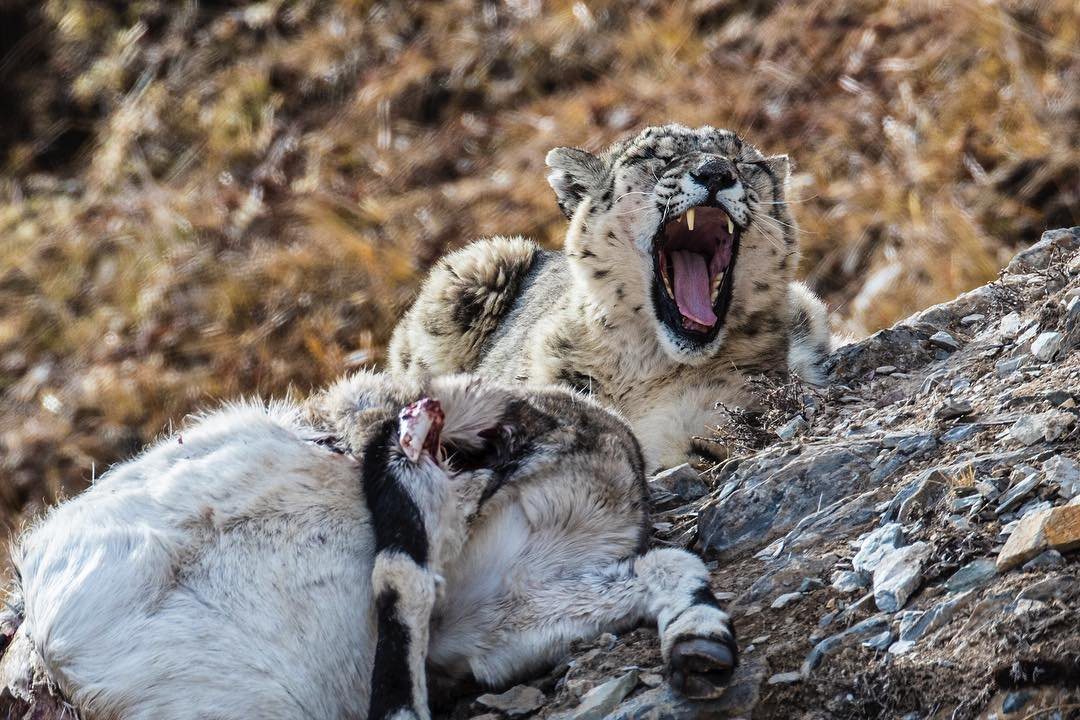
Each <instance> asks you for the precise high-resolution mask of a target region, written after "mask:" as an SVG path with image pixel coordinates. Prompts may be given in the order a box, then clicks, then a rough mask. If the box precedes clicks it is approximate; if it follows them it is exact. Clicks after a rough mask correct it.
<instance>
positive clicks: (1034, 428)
mask: <svg viewBox="0 0 1080 720" xmlns="http://www.w3.org/2000/svg"><path fill="white" fill-rule="evenodd" d="M1045 429H1046V428H1045V425H1044V424H1043V423H1042V422H1041V417H1040V416H1039V415H1025V416H1023V417H1022V418H1020V419H1019V420H1017V421H1016V422H1015V423H1013V426H1012V427H1011V428H1009V437H1010V438H1012V439H1013V440H1015V441H1016V442H1018V443H1020V444H1022V445H1034V444H1035V443H1037V442H1041V441H1042V439H1043V432H1044V431H1045Z"/></svg>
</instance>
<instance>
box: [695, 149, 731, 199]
mask: <svg viewBox="0 0 1080 720" xmlns="http://www.w3.org/2000/svg"><path fill="white" fill-rule="evenodd" d="M690 177H692V178H694V180H695V181H697V182H698V183H699V184H701V185H704V186H705V187H706V188H708V190H709V193H710V194H712V193H714V192H716V191H717V190H724V189H726V188H729V187H731V186H732V185H734V184H735V180H736V178H735V172H734V170H733V169H732V168H731V163H729V162H727V161H725V160H722V159H720V158H712V159H710V160H706V161H705V162H704V163H702V164H701V165H699V166H698V168H697V169H696V170H693V171H692V172H691V173H690Z"/></svg>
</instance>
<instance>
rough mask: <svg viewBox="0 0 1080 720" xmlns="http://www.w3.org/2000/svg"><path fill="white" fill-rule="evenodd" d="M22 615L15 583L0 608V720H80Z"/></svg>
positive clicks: (19, 591) (21, 598) (21, 604)
mask: <svg viewBox="0 0 1080 720" xmlns="http://www.w3.org/2000/svg"><path fill="white" fill-rule="evenodd" d="M25 616H26V615H25V612H24V609H23V596H22V588H21V586H20V585H19V583H18V580H16V581H15V584H14V586H13V587H12V588H11V590H10V591H9V592H8V594H7V597H5V598H4V599H3V605H2V606H0V720H23V719H24V718H33V720H79V713H78V711H76V709H75V708H74V707H73V706H72V705H71V704H69V703H68V702H67V700H66V699H64V696H63V695H62V694H61V693H60V690H59V688H58V687H57V686H56V683H55V682H53V680H52V678H51V677H49V674H48V671H47V670H46V669H45V665H44V663H43V662H42V661H41V657H40V656H39V655H38V653H37V650H36V649H35V648H34V644H33V642H31V640H30V637H29V636H28V635H27V633H26V628H25V627H24V626H23V619H24V618H25Z"/></svg>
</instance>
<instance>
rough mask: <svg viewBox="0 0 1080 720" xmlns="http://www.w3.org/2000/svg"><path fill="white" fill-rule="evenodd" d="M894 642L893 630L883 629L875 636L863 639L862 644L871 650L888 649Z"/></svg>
mask: <svg viewBox="0 0 1080 720" xmlns="http://www.w3.org/2000/svg"><path fill="white" fill-rule="evenodd" d="M892 643H893V634H892V630H883V631H881V632H880V633H879V634H877V635H874V636H873V637H871V638H869V639H867V640H863V641H862V646H863V647H865V648H870V649H871V650H888V649H889V646H890V645H892Z"/></svg>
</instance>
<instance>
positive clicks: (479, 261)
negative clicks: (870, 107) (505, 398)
mask: <svg viewBox="0 0 1080 720" xmlns="http://www.w3.org/2000/svg"><path fill="white" fill-rule="evenodd" d="M703 162H713V163H716V164H719V165H720V167H721V168H722V170H723V172H726V173H730V174H731V177H732V178H733V182H732V184H731V186H730V187H728V188H726V189H724V190H722V191H720V192H719V193H718V199H719V200H720V202H722V203H723V205H724V208H725V210H727V211H728V214H729V215H730V216H731V217H732V218H733V219H734V220H735V221H736V222H737V223H738V224H739V225H740V226H741V227H743V230H742V233H741V241H740V249H739V253H738V260H737V264H736V266H735V268H734V273H735V279H734V285H733V290H732V293H733V296H732V301H731V305H730V309H729V310H728V313H727V316H726V318H725V320H724V325H723V328H722V329H721V330H720V332H719V334H718V335H717V336H716V338H715V339H714V340H712V341H711V342H710V343H708V344H707V345H705V346H691V345H689V344H687V343H686V342H684V341H682V340H681V339H680V338H679V337H677V336H675V335H674V334H673V333H671V332H670V330H668V328H667V327H666V326H664V325H663V324H662V323H661V322H660V320H659V319H658V315H657V313H658V310H657V305H656V302H657V300H656V297H655V295H654V284H653V265H652V262H653V261H652V241H653V237H654V236H655V234H656V231H657V228H658V227H660V225H661V224H662V223H663V222H664V221H665V220H666V219H671V218H673V217H676V216H678V215H679V214H681V213H683V212H685V210H687V209H688V208H689V207H692V206H694V205H696V204H700V203H701V202H702V201H703V199H704V198H705V197H706V195H705V194H704V193H705V190H704V188H703V187H702V186H701V185H700V184H698V183H696V182H694V181H693V179H692V177H691V173H692V171H693V169H694V168H696V167H700V165H701V164H702V163H703ZM547 163H548V165H549V167H550V168H551V174H550V175H549V178H548V180H549V182H550V184H551V186H552V188H553V189H554V190H555V195H556V200H557V201H558V203H559V206H560V207H561V208H562V210H563V211H564V213H566V215H567V217H568V218H569V220H570V226H569V229H568V231H567V234H566V239H565V242H564V246H563V250H562V252H549V251H545V250H542V249H540V248H539V247H538V246H537V245H536V244H534V243H531V242H529V241H527V240H524V239H521V238H492V239H488V240H481V241H478V242H476V243H474V244H472V245H469V246H467V247H466V248H464V249H463V250H459V251H457V252H455V253H452V254H450V255H448V256H446V257H445V258H444V259H443V260H442V261H440V262H439V264H438V265H437V266H436V267H435V268H434V269H433V271H432V272H431V274H430V275H429V277H428V278H427V280H426V282H425V284H424V286H423V288H422V289H421V292H420V295H419V297H418V298H417V301H416V303H415V304H414V305H413V306H412V308H411V309H410V310H409V311H408V312H407V313H406V315H405V317H404V318H403V320H402V321H401V323H400V324H399V325H398V327H397V328H396V330H395V332H394V336H393V339H392V341H391V345H390V363H391V367H392V368H393V370H394V371H395V372H398V373H404V374H417V373H419V374H440V373H445V372H458V371H470V372H478V373H480V374H482V375H485V376H488V377H494V378H498V379H501V380H506V381H527V382H533V383H557V384H560V385H564V386H569V387H571V388H574V389H576V390H578V391H580V392H583V393H587V394H589V395H590V396H591V397H594V398H596V399H598V400H599V401H601V402H602V403H604V404H606V405H609V406H611V407H614V408H616V409H618V410H619V411H620V412H621V413H622V414H623V415H624V416H625V417H626V418H628V419H629V421H630V422H631V424H632V425H633V427H634V429H635V431H636V433H637V434H638V437H639V438H640V440H641V442H642V444H643V446H644V449H645V455H646V458H647V462H648V465H649V468H650V469H656V468H658V467H662V466H670V465H673V464H677V463H679V462H683V461H684V460H686V459H687V457H688V456H692V455H695V454H699V453H706V452H707V448H708V447H709V445H708V443H703V442H701V441H699V440H696V439H695V438H697V437H698V436H705V435H708V434H709V428H710V426H713V425H715V424H716V423H718V422H720V420H721V419H720V417H719V415H718V414H717V411H716V403H717V402H718V401H719V402H723V403H725V404H743V405H746V404H750V403H752V402H753V398H752V395H751V394H750V393H749V391H748V387H747V383H746V379H745V378H746V376H748V375H751V374H778V373H782V372H784V371H786V370H791V371H794V372H796V373H797V374H799V375H800V376H801V377H803V379H804V380H806V381H808V382H818V381H820V380H821V376H820V373H819V371H818V370H817V365H818V363H819V362H820V360H821V359H822V357H823V356H824V354H825V353H827V352H828V350H829V348H830V335H829V329H828V321H827V317H826V313H825V310H824V307H823V305H822V304H821V302H820V300H818V299H817V298H816V297H814V295H813V294H812V293H811V292H810V291H809V290H808V289H806V288H805V287H804V286H802V285H800V284H797V283H795V282H794V272H795V269H796V265H797V263H798V236H797V232H796V227H795V221H794V219H793V218H792V216H791V214H790V212H789V210H788V206H787V203H786V199H785V194H784V192H785V186H786V184H787V180H788V171H789V162H788V159H787V157H786V156H783V155H779V156H772V157H766V156H764V155H763V154H762V153H761V152H760V151H758V150H757V149H756V148H754V147H753V146H752V145H749V144H747V143H746V142H744V141H743V140H742V139H741V138H739V137H738V136H737V135H735V134H734V133H732V132H730V131H728V130H718V129H715V128H711V127H702V128H697V129H690V128H687V127H683V126H680V125H665V126H662V127H650V128H647V129H645V130H644V131H642V132H641V133H640V134H638V135H637V136H636V137H633V138H630V139H628V140H624V141H622V142H618V143H616V144H614V145H613V146H611V147H610V148H609V149H608V150H607V151H605V152H604V153H602V154H600V155H592V154H591V153H588V152H586V151H584V150H580V149H574V148H557V149H555V150H552V151H551V152H550V153H549V154H548V157H547Z"/></svg>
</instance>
